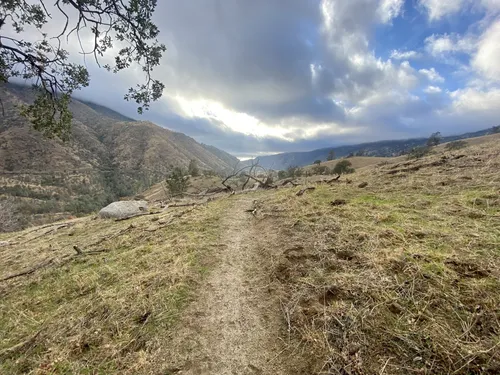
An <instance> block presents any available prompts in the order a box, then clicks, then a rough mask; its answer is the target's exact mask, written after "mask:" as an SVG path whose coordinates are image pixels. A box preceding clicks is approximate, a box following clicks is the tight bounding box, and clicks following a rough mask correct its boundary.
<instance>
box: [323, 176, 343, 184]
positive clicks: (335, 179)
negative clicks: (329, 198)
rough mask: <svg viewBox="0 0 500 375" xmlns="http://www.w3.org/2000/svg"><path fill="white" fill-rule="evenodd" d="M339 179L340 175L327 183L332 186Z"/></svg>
mask: <svg viewBox="0 0 500 375" xmlns="http://www.w3.org/2000/svg"><path fill="white" fill-rule="evenodd" d="M339 179H340V175H338V176H337V177H334V178H332V179H331V180H328V181H326V183H327V184H331V183H333V182H336V181H338V180H339Z"/></svg>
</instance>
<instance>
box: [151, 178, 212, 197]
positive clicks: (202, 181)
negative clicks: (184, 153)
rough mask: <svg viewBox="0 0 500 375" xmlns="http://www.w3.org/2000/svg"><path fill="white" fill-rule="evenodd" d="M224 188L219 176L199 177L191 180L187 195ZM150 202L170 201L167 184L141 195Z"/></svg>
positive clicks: (159, 185) (162, 183) (161, 183)
mask: <svg viewBox="0 0 500 375" xmlns="http://www.w3.org/2000/svg"><path fill="white" fill-rule="evenodd" d="M215 187H222V185H221V178H220V177H217V176H199V177H191V178H190V179H189V187H188V189H187V193H189V194H199V193H202V192H204V191H206V190H207V189H211V188H215ZM141 195H142V196H144V198H145V199H146V200H148V201H162V200H168V199H170V197H169V194H168V187H167V186H166V184H165V182H160V183H158V184H156V185H153V186H152V187H151V188H149V189H148V190H146V191H145V192H143V193H142V194H141Z"/></svg>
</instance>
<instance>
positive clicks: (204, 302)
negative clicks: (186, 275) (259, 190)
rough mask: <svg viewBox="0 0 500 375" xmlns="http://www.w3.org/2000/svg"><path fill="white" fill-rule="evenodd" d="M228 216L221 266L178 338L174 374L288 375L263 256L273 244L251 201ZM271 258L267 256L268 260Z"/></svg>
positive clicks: (238, 201)
mask: <svg viewBox="0 0 500 375" xmlns="http://www.w3.org/2000/svg"><path fill="white" fill-rule="evenodd" d="M230 199H233V200H234V202H233V204H232V206H231V208H230V209H229V210H228V212H227V213H226V215H225V219H224V223H223V225H222V227H223V228H226V230H225V232H224V233H223V234H222V238H221V242H222V244H224V245H227V246H221V247H220V248H219V250H218V251H217V254H216V258H217V262H218V265H217V266H216V267H215V269H214V270H213V271H212V272H211V274H210V276H209V277H208V280H207V282H206V285H204V286H202V288H203V292H202V293H200V297H199V298H198V300H197V301H195V302H194V303H193V304H192V305H191V307H190V308H188V310H187V312H186V314H185V318H183V319H182V322H181V324H180V325H179V329H178V331H177V332H175V333H174V342H175V344H174V345H173V347H177V348H178V350H177V352H176V353H172V355H173V356H174V358H175V360H174V362H175V363H172V367H171V368H176V369H178V371H177V373H178V374H200V375H201V374H203V375H209V374H214V375H215V374H217V375H224V374H286V373H289V372H288V371H284V369H283V368H282V367H281V365H280V363H282V362H283V361H282V360H280V358H279V357H280V354H281V353H283V351H282V347H281V342H280V341H279V340H278V337H280V335H281V332H280V330H281V328H282V324H283V320H282V315H281V311H280V305H279V300H278V299H277V298H276V297H273V294H272V293H270V291H272V288H271V287H270V283H269V275H268V273H267V268H268V267H267V266H266V263H269V259H270V256H271V255H272V254H269V253H268V254H263V252H264V251H263V250H266V252H267V251H271V252H272V249H271V248H269V249H267V248H266V247H267V246H268V245H269V241H267V239H266V234H265V233H262V232H260V233H257V230H256V223H257V222H258V218H256V217H255V216H254V215H252V214H250V213H248V212H246V211H247V210H249V209H250V208H252V207H254V201H253V199H252V198H251V197H248V196H240V197H237V196H233V197H231V198H230ZM264 255H266V256H264Z"/></svg>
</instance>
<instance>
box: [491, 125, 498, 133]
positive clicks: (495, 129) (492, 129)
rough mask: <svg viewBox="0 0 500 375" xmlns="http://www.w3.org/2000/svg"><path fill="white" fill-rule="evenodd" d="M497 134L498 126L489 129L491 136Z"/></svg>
mask: <svg viewBox="0 0 500 375" xmlns="http://www.w3.org/2000/svg"><path fill="white" fill-rule="evenodd" d="M498 133H500V125H497V126H493V127H492V128H491V134H498Z"/></svg>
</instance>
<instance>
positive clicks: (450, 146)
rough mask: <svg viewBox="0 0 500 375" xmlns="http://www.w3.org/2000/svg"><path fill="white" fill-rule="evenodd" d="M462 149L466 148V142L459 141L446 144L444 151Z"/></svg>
mask: <svg viewBox="0 0 500 375" xmlns="http://www.w3.org/2000/svg"><path fill="white" fill-rule="evenodd" d="M464 147H467V142H465V141H462V140H459V141H453V142H450V143H447V144H446V146H445V149H446V150H448V151H451V150H460V149H461V148H464Z"/></svg>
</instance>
